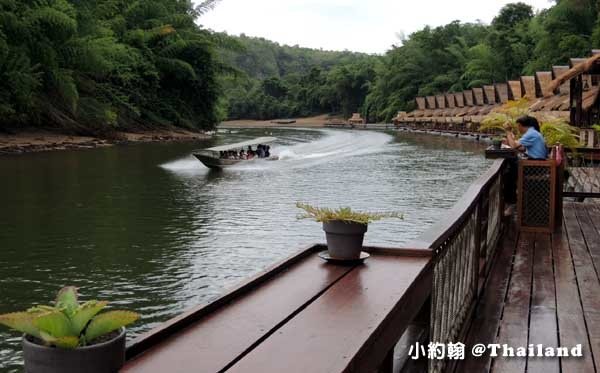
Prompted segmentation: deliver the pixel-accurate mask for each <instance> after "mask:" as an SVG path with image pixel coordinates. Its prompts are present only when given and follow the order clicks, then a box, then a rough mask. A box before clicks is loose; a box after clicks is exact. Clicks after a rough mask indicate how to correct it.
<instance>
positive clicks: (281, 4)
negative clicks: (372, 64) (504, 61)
mask: <svg viewBox="0 0 600 373" xmlns="http://www.w3.org/2000/svg"><path fill="white" fill-rule="evenodd" d="M515 1H516V0H513V1H509V0H453V1H451V0H411V1H407V0H361V1H359V0H222V1H221V2H220V3H219V4H217V6H216V8H215V9H214V10H212V11H210V12H209V13H207V14H205V15H204V16H202V17H201V18H200V23H201V24H202V25H203V26H205V27H207V28H210V29H213V30H215V31H227V32H228V33H229V34H234V35H239V34H241V33H244V34H246V35H249V36H261V37H264V38H267V39H270V40H274V41H277V42H279V43H281V44H289V45H295V44H298V45H300V46H303V47H310V48H323V49H330V50H344V49H347V50H352V51H359V52H368V53H384V52H385V51H386V50H388V49H389V48H390V47H391V45H392V44H399V41H398V40H399V39H398V35H400V34H406V35H408V34H410V33H411V32H414V31H417V30H419V29H421V28H423V27H424V26H426V25H430V26H439V25H443V24H446V23H448V22H451V21H453V20H461V21H464V22H475V21H477V20H481V21H482V22H485V23H489V22H491V20H492V19H493V18H494V16H495V15H496V14H497V13H498V11H499V10H500V8H502V6H504V5H506V4H508V3H511V2H515ZM521 1H523V2H525V3H528V4H530V5H532V6H533V7H534V9H536V10H539V9H542V8H547V7H549V6H550V5H551V1H549V0H521Z"/></svg>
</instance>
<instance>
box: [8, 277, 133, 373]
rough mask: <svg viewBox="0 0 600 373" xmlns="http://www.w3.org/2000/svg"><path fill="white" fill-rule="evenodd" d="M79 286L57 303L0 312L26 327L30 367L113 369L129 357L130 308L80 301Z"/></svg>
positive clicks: (32, 371) (36, 371)
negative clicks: (127, 346)
mask: <svg viewBox="0 0 600 373" xmlns="http://www.w3.org/2000/svg"><path fill="white" fill-rule="evenodd" d="M77 298H78V294H77V288H75V287H73V286H68V287H64V288H62V289H61V290H60V291H59V292H58V296H57V297H56V302H55V304H54V306H36V307H33V308H31V309H29V310H27V311H24V312H14V313H7V314H3V315H0V324H3V325H5V326H8V327H9V328H11V329H14V330H16V331H19V332H21V333H25V335H24V336H23V352H24V357H25V372H26V373H59V372H60V373H71V372H73V373H75V372H86V373H113V372H117V371H118V370H119V369H120V368H121V367H122V366H123V364H124V362H125V328H124V327H125V326H126V325H129V324H131V323H132V322H134V321H136V320H137V319H138V318H139V315H138V314H137V313H135V312H130V311H117V310H112V311H107V312H104V313H101V314H100V313H99V312H100V311H101V310H102V309H104V308H105V307H106V306H107V304H108V302H106V301H96V300H90V301H87V302H84V303H79V301H78V299H77Z"/></svg>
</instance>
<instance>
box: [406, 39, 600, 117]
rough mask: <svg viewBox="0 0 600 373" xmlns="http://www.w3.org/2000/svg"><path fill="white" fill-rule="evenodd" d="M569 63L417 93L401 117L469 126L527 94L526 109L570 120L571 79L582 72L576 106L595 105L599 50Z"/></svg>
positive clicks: (598, 96)
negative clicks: (464, 86)
mask: <svg viewBox="0 0 600 373" xmlns="http://www.w3.org/2000/svg"><path fill="white" fill-rule="evenodd" d="M569 63H570V66H566V65H558V66H552V68H551V70H550V71H538V72H536V73H535V74H534V75H532V76H521V77H520V78H519V79H515V80H510V81H507V82H505V83H496V84H493V85H492V84H489V85H484V86H483V87H473V88H472V89H468V90H465V91H463V92H456V93H445V94H438V95H435V96H433V95H432V96H427V97H417V98H416V103H417V107H418V109H416V110H414V111H413V112H411V113H408V114H406V115H405V116H404V118H408V117H410V118H411V119H412V120H413V121H415V122H419V121H420V120H419V118H423V119H424V120H425V118H429V119H428V120H427V121H429V122H434V123H446V124H447V125H448V128H451V127H452V125H454V124H461V123H465V124H466V125H467V128H470V127H469V126H470V124H469V123H474V124H477V123H480V122H481V120H482V119H483V118H484V117H485V115H487V114H489V113H490V112H493V111H494V110H496V109H497V108H498V107H499V106H500V105H503V104H506V103H507V102H509V101H511V100H520V99H522V98H527V99H528V100H529V101H530V102H531V104H530V106H529V110H530V111H531V112H533V113H534V114H535V115H542V116H545V115H552V116H554V117H560V118H567V119H568V118H571V120H573V116H572V108H571V105H572V103H571V99H572V94H573V93H572V92H571V89H573V85H572V84H571V83H570V81H571V79H573V78H574V77H577V76H579V75H582V78H580V79H583V83H579V87H583V88H578V89H579V91H578V92H579V97H580V98H579V100H580V106H579V107H581V108H582V109H583V110H584V111H589V110H590V109H593V108H596V107H597V105H598V101H599V100H600V86H599V85H598V80H599V79H600V78H599V76H600V50H594V51H592V56H591V57H589V58H572V59H570V61H569ZM580 82H581V80H580ZM594 110H596V109H594ZM585 115H588V114H585ZM398 117H400V113H399V115H398ZM588 117H589V116H588ZM588 117H585V118H588ZM586 120H588V119H586ZM577 123H581V122H577Z"/></svg>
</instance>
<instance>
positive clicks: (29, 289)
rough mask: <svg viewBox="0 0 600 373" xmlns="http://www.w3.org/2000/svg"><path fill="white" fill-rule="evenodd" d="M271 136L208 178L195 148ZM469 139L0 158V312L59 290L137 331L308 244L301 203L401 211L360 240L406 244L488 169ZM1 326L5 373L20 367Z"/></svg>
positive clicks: (314, 236) (384, 137)
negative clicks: (267, 151)
mask: <svg viewBox="0 0 600 373" xmlns="http://www.w3.org/2000/svg"><path fill="white" fill-rule="evenodd" d="M266 134H272V135H273V136H276V137H278V139H279V140H278V142H277V143H275V144H274V145H273V146H272V153H274V154H276V155H279V156H280V158H281V160H279V161H262V160H261V161H256V162H253V163H251V164H247V165H243V166H238V167H235V168H231V169H227V170H225V171H223V172H214V171H209V170H208V169H207V168H205V167H204V166H202V165H201V164H200V163H199V162H198V161H197V160H196V159H195V158H193V156H192V155H191V153H192V151H193V150H194V149H197V148H201V147H204V146H208V145H213V144H223V143H231V142H236V141H242V140H245V139H248V138H252V137H257V136H264V135H266ZM489 164H490V163H489V162H488V161H486V160H485V159H484V158H483V156H482V147H481V146H480V145H478V144H477V143H475V142H473V141H470V140H460V139H457V138H447V137H437V136H436V137H433V136H429V135H418V134H409V133H396V132H387V133H386V132H371V131H344V130H309V129H305V130H300V129H268V130H265V129H252V130H250V129H245V130H231V131H229V130H227V131H223V130H222V131H220V132H219V133H218V134H217V136H216V137H215V138H214V139H211V140H210V141H206V142H205V143H195V144H190V143H186V144H140V145H132V146H118V147H110V148H102V149H95V150H89V151H64V152H55V153H40V154H27V155H22V156H15V157H12V156H7V157H2V158H0V175H1V181H0V313H4V312H10V311H17V310H22V309H25V308H28V307H31V306H33V305H35V304H37V303H39V302H41V303H49V302H50V301H51V300H52V299H53V297H54V294H55V292H56V291H57V290H58V289H59V288H60V287H62V286H64V285H67V284H69V285H76V286H78V287H79V288H80V292H81V294H82V298H84V299H90V298H98V299H106V300H111V301H112V303H111V304H112V305H113V306H115V307H119V308H126V309H131V310H136V311H138V312H140V313H141V314H142V315H143V316H142V320H141V321H139V322H138V323H137V324H135V325H134V326H133V327H132V328H130V330H129V337H132V336H135V335H138V334H139V333H140V332H143V331H146V330H148V329H149V328H152V327H153V326H156V325H158V324H159V323H160V322H162V321H164V320H166V319H168V318H170V317H173V316H174V315H176V314H178V313H180V312H182V311H184V310H185V309H187V308H189V307H191V306H194V305H197V304H199V303H202V302H206V301H208V300H210V299H211V298H214V297H215V296H217V295H218V294H220V293H221V292H222V291H223V290H224V289H226V288H227V287H231V286H233V285H235V284H236V283H238V282H240V281H242V280H243V279H244V278H247V277H248V276H250V275H252V274H253V273H256V272H257V271H259V270H260V269H262V268H264V267H266V266H268V265H270V264H272V263H274V262H275V261H277V260H280V259H282V258H284V257H286V256H288V255H290V254H292V253H294V252H295V251H297V250H299V249H301V248H303V247H306V246H307V245H308V244H310V243H314V242H322V241H323V240H324V235H323V232H322V230H321V227H320V225H319V224H317V223H314V222H311V221H306V220H297V218H296V217H297V214H298V213H299V211H298V210H297V209H296V208H295V203H296V201H304V202H309V203H312V204H317V205H322V206H330V207H337V206H350V207H352V208H356V209H363V210H375V211H399V212H402V213H404V215H405V219H404V220H387V221H381V222H376V223H374V224H372V225H371V226H369V232H368V233H367V236H366V238H365V242H366V244H369V245H382V246H401V245H402V244H403V243H406V242H408V241H410V240H411V239H413V238H416V237H417V236H418V235H419V234H420V233H422V232H423V231H424V230H425V229H426V228H427V227H428V226H429V225H431V224H432V223H433V222H435V221H437V220H438V219H440V218H441V217H442V215H443V213H444V210H446V209H448V208H449V207H451V206H452V205H453V204H454V202H456V200H457V199H458V198H460V196H461V195H462V194H463V193H464V192H465V191H466V189H467V187H468V186H469V184H470V183H471V182H472V181H473V180H474V179H475V178H477V177H478V176H479V175H480V174H481V173H482V172H483V171H484V170H485V169H486V168H487V167H488V166H489ZM20 364H21V353H20V345H19V336H17V335H16V334H15V333H9V332H8V331H7V330H6V329H5V328H2V329H0V371H19V370H20Z"/></svg>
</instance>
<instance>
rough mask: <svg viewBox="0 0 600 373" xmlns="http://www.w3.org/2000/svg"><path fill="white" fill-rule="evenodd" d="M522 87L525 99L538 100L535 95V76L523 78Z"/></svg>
mask: <svg viewBox="0 0 600 373" xmlns="http://www.w3.org/2000/svg"><path fill="white" fill-rule="evenodd" d="M521 86H522V87H523V91H524V92H523V97H527V98H529V99H534V98H536V95H535V77H534V76H522V77H521Z"/></svg>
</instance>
